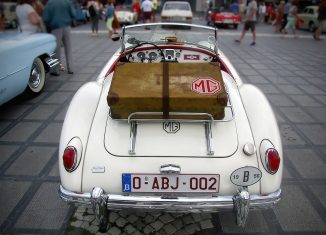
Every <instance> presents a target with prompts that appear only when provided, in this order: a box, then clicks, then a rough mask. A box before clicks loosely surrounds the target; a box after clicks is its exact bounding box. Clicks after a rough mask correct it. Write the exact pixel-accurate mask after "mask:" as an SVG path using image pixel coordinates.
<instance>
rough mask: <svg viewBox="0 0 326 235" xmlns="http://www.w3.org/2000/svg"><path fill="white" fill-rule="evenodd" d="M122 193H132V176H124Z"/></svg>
mask: <svg viewBox="0 0 326 235" xmlns="http://www.w3.org/2000/svg"><path fill="white" fill-rule="evenodd" d="M122 192H131V174H122Z"/></svg>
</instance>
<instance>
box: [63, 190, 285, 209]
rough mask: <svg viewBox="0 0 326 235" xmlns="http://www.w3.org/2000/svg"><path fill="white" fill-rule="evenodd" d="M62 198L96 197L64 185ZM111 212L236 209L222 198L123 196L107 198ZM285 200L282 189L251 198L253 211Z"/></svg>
mask: <svg viewBox="0 0 326 235" xmlns="http://www.w3.org/2000/svg"><path fill="white" fill-rule="evenodd" d="M59 194H60V197H61V198H62V199H63V200H65V201H67V202H73V203H82V204H91V201H92V196H91V195H92V193H75V192H72V191H69V190H66V189H65V188H63V187H62V186H61V185H60V189H59ZM105 197H106V204H107V209H108V210H121V209H142V210H146V209H147V210H164V211H170V212H173V211H174V212H198V211H207V212H216V211H219V210H223V209H233V198H234V195H232V196H218V197H210V198H208V197H195V198H190V197H177V198H162V197H160V196H123V195H117V194H105ZM280 199H281V189H279V190H277V191H276V192H274V193H271V194H267V195H254V194H252V195H250V208H269V207H272V206H273V205H274V204H276V203H277V202H278V201H279V200H280Z"/></svg>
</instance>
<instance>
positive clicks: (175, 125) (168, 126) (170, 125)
mask: <svg viewBox="0 0 326 235" xmlns="http://www.w3.org/2000/svg"><path fill="white" fill-rule="evenodd" d="M163 129H164V130H165V131H166V132H167V133H172V134H175V133H177V132H178V131H179V130H180V122H163Z"/></svg>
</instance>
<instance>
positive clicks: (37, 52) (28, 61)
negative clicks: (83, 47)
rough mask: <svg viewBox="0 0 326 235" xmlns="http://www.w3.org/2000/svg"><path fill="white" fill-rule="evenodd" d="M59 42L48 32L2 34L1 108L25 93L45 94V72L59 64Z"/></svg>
mask: <svg viewBox="0 0 326 235" xmlns="http://www.w3.org/2000/svg"><path fill="white" fill-rule="evenodd" d="M55 48H56V40H55V37H54V36H53V35H50V34H46V33H37V34H28V33H19V32H3V33H0V105H2V104H4V103H6V102H7V101H9V100H11V99H12V98H14V97H16V96H17V95H20V94H22V93H24V92H26V93H27V94H29V95H33V96H35V95H38V94H39V93H41V92H42V90H43V88H44V85H45V79H46V73H47V72H49V71H50V70H51V69H53V68H54V67H55V66H57V65H58V64H59V61H58V60H57V59H54V58H53V55H54V51H55Z"/></svg>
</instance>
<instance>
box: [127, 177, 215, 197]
mask: <svg viewBox="0 0 326 235" xmlns="http://www.w3.org/2000/svg"><path fill="white" fill-rule="evenodd" d="M219 187H220V175H186V174H180V175H159V174H127V173H126V174H122V192H133V193H161V192H162V193H163V192H164V193H218V191H219Z"/></svg>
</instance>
